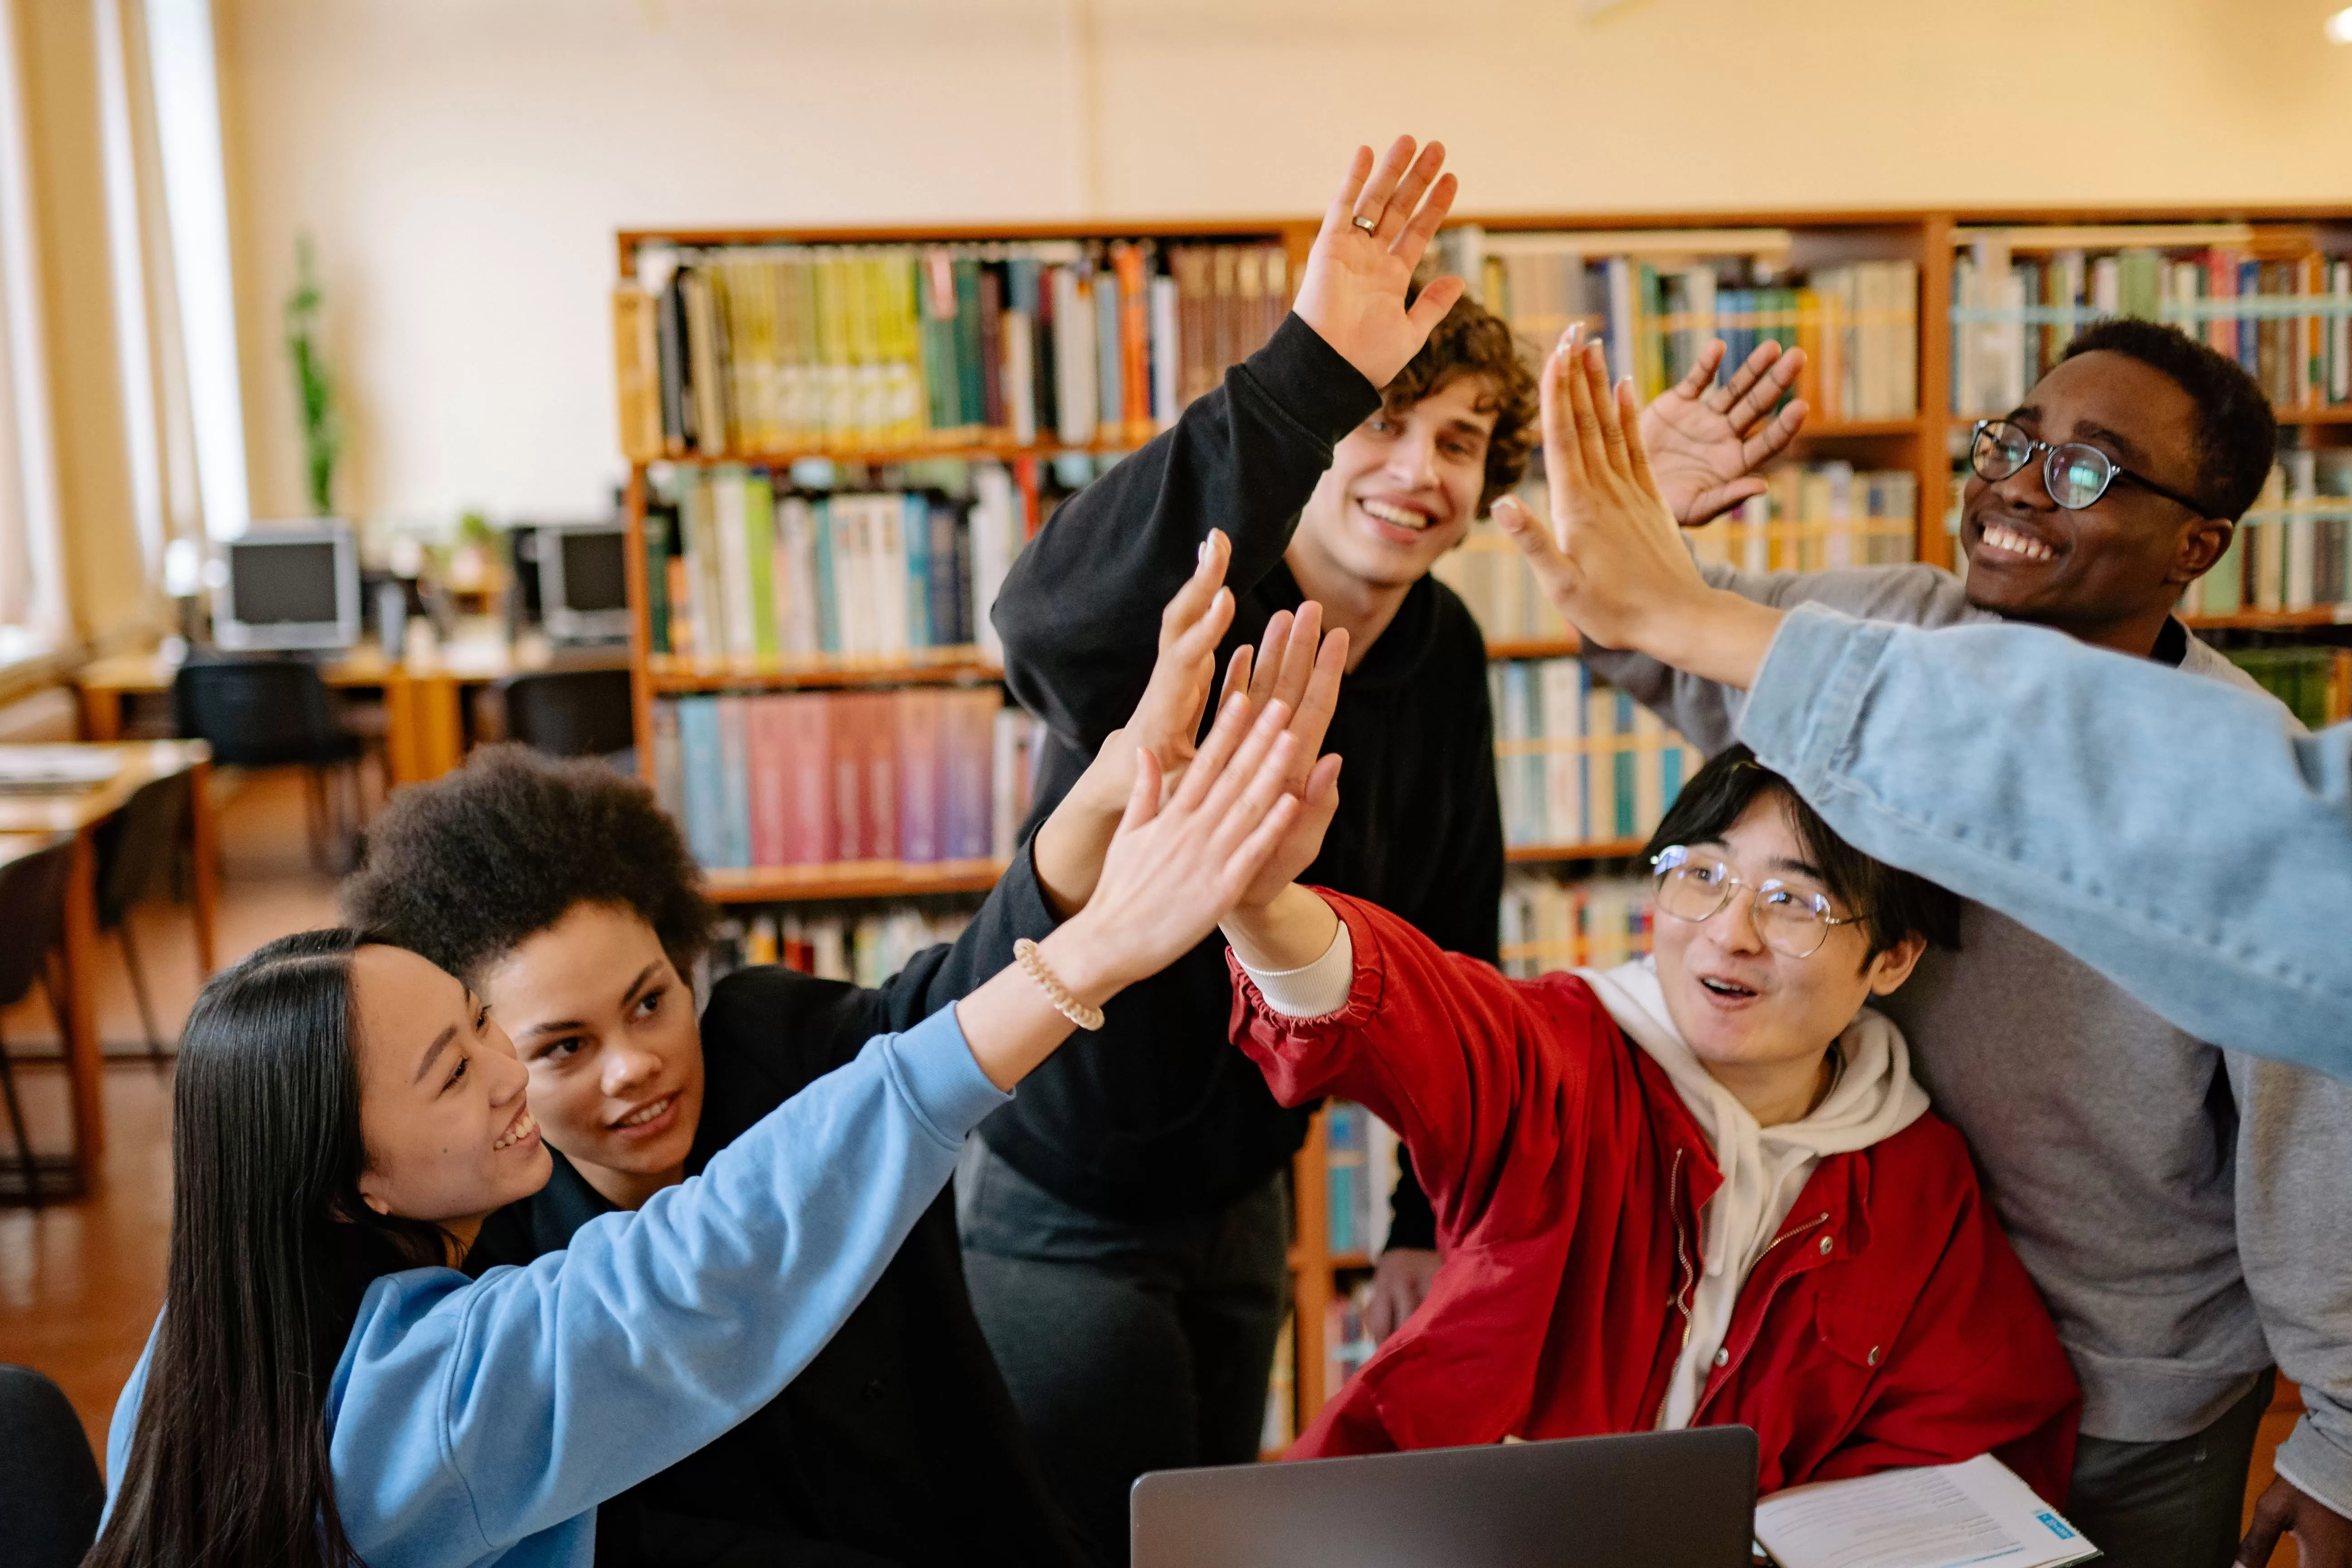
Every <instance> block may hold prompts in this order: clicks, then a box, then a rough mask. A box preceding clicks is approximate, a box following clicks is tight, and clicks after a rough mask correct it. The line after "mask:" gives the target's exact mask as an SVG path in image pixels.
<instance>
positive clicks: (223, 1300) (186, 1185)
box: [84, 928, 449, 1568]
mask: <svg viewBox="0 0 2352 1568" xmlns="http://www.w3.org/2000/svg"><path fill="white" fill-rule="evenodd" d="M371 940H373V939H372V938H370V937H368V936H367V935H365V934H364V933H362V932H360V931H351V930H347V929H341V928H338V929H332V930H328V931H303V932H300V933H299V934H297V935H294V936H289V937H281V938H279V939H278V941H276V942H270V943H268V945H267V946H265V947H262V948H260V949H258V950H257V951H256V952H253V953H252V954H251V955H249V956H248V957H247V958H246V959H244V960H243V961H242V962H240V963H236V964H235V965H234V966H232V967H230V968H229V969H226V970H224V971H223V972H222V973H219V974H217V975H215V976H214V978H213V980H212V981H211V983H210V984H207V985H205V988H204V991H203V994H200V995H199V996H198V997H197V998H196V1005H195V1007H194V1011H192V1012H191V1013H190V1014H189V1015H188V1026H187V1030H186V1032H185V1034H184V1036H183V1037H182V1039H181V1044H180V1063H179V1081H178V1085H177V1087H176V1089H175V1090H174V1093H173V1107H172V1181H173V1188H172V1247H171V1261H170V1264H169V1266H168V1268H167V1271H166V1284H165V1289H164V1298H163V1302H164V1309H163V1322H162V1324H161V1326H160V1328H159V1329H158V1331H157V1333H156V1338H155V1347H154V1353H153V1355H152V1358H151V1360H150V1362H149V1363H148V1368H147V1384H146V1390H145V1393H144V1394H143V1395H142V1398H141V1400H140V1405H139V1415H138V1419H137V1423H136V1425H135V1426H133V1427H132V1435H131V1455H130V1458H129V1460H128V1462H127V1463H126V1464H125V1466H124V1467H123V1473H122V1475H121V1478H120V1479H119V1483H118V1492H117V1497H116V1501H115V1506H114V1512H113V1514H112V1516H111V1517H110V1520H109V1521H108V1523H107V1527H106V1530H105V1531H104V1532H103V1533H102V1534H101V1535H100V1537H99V1541H98V1544H97V1546H96V1547H95V1548H93V1549H92V1550H91V1552H90V1554H89V1557H88V1558H87V1559H86V1560H85V1563H84V1568H257V1565H266V1568H349V1565H350V1564H352V1563H356V1562H357V1561H359V1559H358V1557H357V1555H356V1554H355V1553H354V1552H352V1546H351V1542H349V1541H348V1540H347V1539H346V1538H345V1537H344V1534H343V1527H342V1521H341V1516H340V1515H339V1514H338V1513H337V1512H336V1510H335V1485H334V1478H333V1475H332V1474H331V1471H330V1469H329V1464H328V1436H329V1434H328V1431H327V1426H326V1420H325V1408H326V1398H327V1387H328V1384H329V1381H330V1380H331V1378H332V1377H333V1375H334V1370H335V1363H336V1362H337V1360H338V1359H339V1358H340V1357H341V1354H342V1351H343V1344H344V1342H345V1341H346V1340H347V1339H349V1338H350V1335H351V1331H352V1323H353V1322H354V1321H356V1319H357V1317H358V1313H359V1304H360V1298H361V1297H362V1295H363V1294H364V1293H365V1291H366V1289H367V1287H368V1283H369V1282H370V1281H371V1280H373V1279H375V1278H376V1277H377V1276H378V1275H382V1274H388V1273H394V1272H397V1271H399V1270H401V1269H404V1268H421V1267H425V1266H427V1265H434V1264H443V1263H446V1262H447V1261H448V1259H449V1252H448V1247H447V1239H446V1236H445V1235H444V1233H443V1232H442V1231H441V1230H440V1228H439V1227H438V1226H433V1225H430V1224H427V1223H425V1222H424V1221H421V1220H410V1219H399V1218H387V1217H385V1216H383V1215H378V1214H376V1213H374V1212H373V1210H371V1209H370V1208H369V1207H368V1206H367V1205H366V1204H364V1203H363V1202H362V1201H361V1198H360V1191H359V1182H360V1176H361V1174H362V1172H363V1171H364V1170H365V1168H366V1165H367V1151H366V1147H365V1145H364V1144H363V1143H362V1140H361V1136H360V1075H359V1063H358V1059H357V1058H356V1056H355V1055H354V1053H353V1047H354V1046H355V1044H356V1043H357V1037H358V1026H357V1022H356V1014H355V1012H354V1009H353V1004H352V972H351V961H352V953H353V952H355V951H357V950H358V949H359V948H360V947H361V946H362V945H364V944H365V943H366V942H369V941H371Z"/></svg>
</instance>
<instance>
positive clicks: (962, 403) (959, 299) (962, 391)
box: [955, 256, 988, 426]
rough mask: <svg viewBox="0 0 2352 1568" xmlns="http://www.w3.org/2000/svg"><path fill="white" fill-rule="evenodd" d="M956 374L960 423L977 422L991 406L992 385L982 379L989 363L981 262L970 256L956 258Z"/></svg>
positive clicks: (957, 420)
mask: <svg viewBox="0 0 2352 1568" xmlns="http://www.w3.org/2000/svg"><path fill="white" fill-rule="evenodd" d="M955 286H956V319H955V328H956V378H957V384H958V388H959V390H958V393H957V397H956V402H957V404H958V405H959V407H958V408H957V410H956V413H957V419H956V423H957V424H958V425H971V426H977V425H978V424H979V423H980V422H981V419H982V414H981V411H982V409H984V408H986V407H987V406H988V388H987V385H986V383H985V382H984V380H983V379H982V378H983V377H985V376H986V375H987V374H988V366H987V364H986V363H984V362H983V361H982V357H981V352H980V262H979V260H978V259H977V258H972V257H969V256H960V257H958V258H956V264H955Z"/></svg>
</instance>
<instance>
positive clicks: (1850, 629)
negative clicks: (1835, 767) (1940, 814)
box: [1739, 605, 1896, 787]
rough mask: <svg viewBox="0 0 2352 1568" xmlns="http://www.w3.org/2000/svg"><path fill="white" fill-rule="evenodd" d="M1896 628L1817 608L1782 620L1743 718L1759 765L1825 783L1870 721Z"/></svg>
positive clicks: (1742, 734)
mask: <svg viewBox="0 0 2352 1568" xmlns="http://www.w3.org/2000/svg"><path fill="white" fill-rule="evenodd" d="M1895 629H1896V628H1895V627H1893V626H1884V625H1880V624H1878V623H1875V622H1871V621H1861V620H1856V619H1854V618H1853V616H1842V615H1839V614H1838V613H1837V612H1836V611H1834V610H1825V609H1822V607H1821V606H1819V605H1798V606H1797V607H1796V608H1795V609H1792V610H1790V612H1789V613H1788V614H1787V615H1786V616H1783V617H1781V621H1780V630H1779V631H1777V632H1775V633H1774V634H1773V637H1772V645H1771V647H1768V648H1766V649H1765V650H1764V662H1763V664H1762V665H1761V666H1760V667H1759V668H1758V670H1757V672H1756V684H1755V686H1754V687H1752V688H1751V689H1749V691H1748V705H1747V707H1746V708H1745V709H1744V710H1742V711H1741V713H1740V715H1739V738H1740V739H1741V740H1742V741H1745V742H1748V748H1749V749H1750V750H1751V751H1753V752H1755V753H1756V756H1757V760H1758V761H1759V762H1761V763H1763V764H1764V765H1765V766H1766V767H1769V768H1770V769H1772V770H1773V771H1774V772H1776V773H1781V774H1784V775H1786V776H1787V777H1788V778H1790V779H1791V780H1794V781H1799V782H1800V787H1802V784H1803V782H1808V781H1810V782H1813V783H1819V782H1822V780H1823V779H1825V778H1826V777H1827V775H1828V773H1829V772H1830V769H1831V766H1832V763H1834V762H1835V761H1836V758H1837V755H1838V753H1839V752H1840V751H1842V750H1843V748H1844V747H1845V745H1846V744H1847V743H1848V742H1849V741H1850V739H1851V738H1852V736H1853V731H1854V729H1855V728H1856V726H1857V725H1858V724H1859V722H1860V721H1861V717H1862V706H1863V699H1864V695H1865V694H1866V693H1867V691H1868V690H1869V687H1870V678H1871V674H1872V672H1873V670H1874V669H1875V668H1876V667H1877V664H1878V661H1879V658H1880V656H1881V654H1882V652H1883V650H1884V648H1885V644H1886V641H1887V639H1888V638H1889V637H1893V636H1894V635H1895Z"/></svg>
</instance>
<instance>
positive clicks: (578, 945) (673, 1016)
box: [481, 903, 702, 1208]
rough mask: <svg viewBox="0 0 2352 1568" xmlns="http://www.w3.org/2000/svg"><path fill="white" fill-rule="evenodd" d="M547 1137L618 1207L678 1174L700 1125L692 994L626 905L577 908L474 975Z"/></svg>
mask: <svg viewBox="0 0 2352 1568" xmlns="http://www.w3.org/2000/svg"><path fill="white" fill-rule="evenodd" d="M481 988H482V994H483V995H484V996H485V997H487V998H488V1000H489V1002H490V1005H492V1006H494V1007H496V1008H497V1009H498V1013H499V1018H500V1020H501V1021H503V1022H504V1023H505V1025H506V1026H507V1027H508V1028H509V1030H510V1031H511V1032H512V1033H513V1036H514V1041H515V1049H516V1051H517V1052H518V1053H519V1054H520V1057H521V1058H522V1060H523V1063H524V1065H525V1066H526V1067H527V1068H529V1069H530V1097H531V1103H532V1104H533V1105H534V1106H536V1107H537V1108H538V1114H539V1117H540V1121H541V1125H543V1126H544V1127H545V1129H546V1131H547V1141H548V1142H550V1143H551V1144H553V1145H554V1146H555V1147H556V1148H558V1149H560V1150H562V1152H563V1155H564V1157H565V1158H566V1159H568V1160H570V1161H571V1162H572V1163H573V1164H574V1165H576V1166H578V1167H579V1169H580V1173H581V1175H583V1177H585V1178H586V1179H587V1181H588V1183H589V1184H590V1185H591V1186H593V1187H594V1188H595V1189H596V1190H597V1191H598V1192H600V1193H602V1194H604V1196H605V1197H607V1198H608V1199H610V1200H611V1201H613V1202H614V1203H615V1204H617V1205H620V1206H621V1207H623V1208H635V1207H636V1206H637V1205H639V1204H642V1203H643V1202H645V1200H646V1198H648V1197H650V1196H652V1195H653V1194H655V1193H656V1192H658V1191H660V1190H661V1189H662V1188H663V1187H665V1186H667V1185H669V1184H671V1183H673V1182H676V1181H678V1180H679V1179H681V1177H682V1176H683V1175H684V1173H685V1167H686V1156H687V1153H688V1151H689V1150H690V1149H691V1148H692V1147H693V1145H694V1134H695V1130H696V1129H697V1128H698V1126H700V1124H701V1121H702V1034H701V1030H700V1027H699V1026H698V1023H697V1020H696V1018H695V1016H694V995H693V992H692V990H691V989H690V988H689V987H688V985H687V984H685V982H683V981H682V980H680V979H679V978H678V975H677V970H676V969H675V968H674V967H672V965H671V963H670V961H669V955H668V954H667V952H664V951H663V950H662V944H661V940H660V939H659V938H658V937H656V935H655V934H654V928H653V927H652V926H650V925H648V924H646V921H644V919H643V918H642V917H640V916H638V915H637V914H636V913H635V912H634V911H633V910H626V909H622V908H619V907H617V906H614V905H610V904H586V903H583V904H575V905H573V906H572V909H571V910H568V911H567V912H566V913H565V914H564V917H563V918H562V920H560V921H556V923H555V924H553V925H551V926H550V927H548V928H547V929H546V930H544V931H539V932H536V933H534V934H533V935H531V936H530V937H528V938H526V939H525V940H524V941H523V942H520V944H518V945H517V946H516V947H515V949H514V950H513V951H512V952H509V953H508V954H507V955H506V956H505V957H504V958H502V959H500V960H499V961H498V962H497V963H493V964H491V965H490V966H489V967H488V969H487V970H486V971H485V972H484V973H483V974H482V977H481Z"/></svg>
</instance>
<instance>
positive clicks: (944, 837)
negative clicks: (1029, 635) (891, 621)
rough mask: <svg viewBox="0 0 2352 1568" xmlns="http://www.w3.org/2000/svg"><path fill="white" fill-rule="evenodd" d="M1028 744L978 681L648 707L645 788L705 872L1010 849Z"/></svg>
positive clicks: (932, 860) (1025, 802)
mask: <svg viewBox="0 0 2352 1568" xmlns="http://www.w3.org/2000/svg"><path fill="white" fill-rule="evenodd" d="M1041 745H1042V734H1041V731H1040V727H1039V726H1038V724H1037V721H1035V720H1033V719H1031V718H1030V717H1029V716H1028V715H1027V714H1025V713H1023V712H1021V711H1020V710H1017V709H1007V708H1006V707H1005V706H1004V698H1003V692H1002V691H1001V690H1000V689H998V688H996V687H994V686H979V687H950V688H940V687H928V688H913V689H907V690H900V691H794V692H769V693H763V694H734V693H728V694H722V695H718V696H709V697H700V696H698V697H679V698H672V699H663V700H658V701H656V703H655V704H654V733H653V757H654V784H655V791H656V795H657V796H658V798H659V799H660V801H661V803H662V805H663V806H664V807H665V808H666V809H667V810H668V811H669V813H670V814H671V816H674V817H676V818H677V821H678V822H679V824H680V825H681V826H683V827H684V828H685V830H686V838H687V846H688V848H689V849H690V850H691V851H692V852H693V855H694V858H695V859H696V860H698V862H700V863H701V864H702V865H703V866H704V867H706V868H715V869H750V868H755V867H756V868H778V867H790V866H823V865H833V864H836V863H840V862H845V861H854V862H862V863H866V864H873V865H888V864H898V865H903V866H908V867H919V866H932V865H938V864H940V863H941V862H945V861H975V860H992V859H993V860H1003V859H1007V858H1011V856H1012V853H1013V837H1014V835H1015V834H1016V833H1017V832H1018V831H1019V829H1020V826H1021V824H1022V823H1023V821H1024V820H1025V819H1026V818H1027V816H1028V814H1029V802H1030V797H1031V795H1032V793H1033V790H1034V783H1035V777H1036V761H1037V757H1038V754H1039V748H1040V746H1041Z"/></svg>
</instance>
